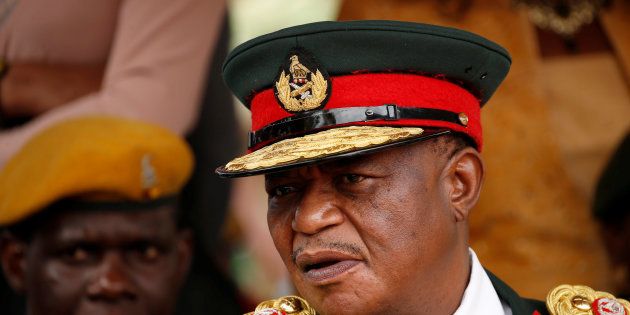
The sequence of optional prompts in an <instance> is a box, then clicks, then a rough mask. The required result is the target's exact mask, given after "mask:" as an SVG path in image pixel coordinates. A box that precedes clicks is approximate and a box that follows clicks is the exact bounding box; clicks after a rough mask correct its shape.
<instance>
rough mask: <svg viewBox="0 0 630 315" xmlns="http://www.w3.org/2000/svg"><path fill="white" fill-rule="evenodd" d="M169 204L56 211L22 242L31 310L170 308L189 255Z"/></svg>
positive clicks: (136, 313)
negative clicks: (132, 208) (139, 208)
mask: <svg viewBox="0 0 630 315" xmlns="http://www.w3.org/2000/svg"><path fill="white" fill-rule="evenodd" d="M173 211H174V210H173V209H171V208H169V207H162V208H159V209H157V210H146V211H118V210H115V211H99V212H94V211H72V212H63V213H61V214H59V215H56V216H54V219H53V220H51V222H50V223H47V224H45V226H44V227H43V228H41V229H40V230H38V231H37V232H36V233H35V234H34V236H33V239H32V241H31V242H29V243H28V245H26V246H25V251H24V258H23V261H24V276H23V280H21V282H22V283H23V291H24V293H25V294H26V296H27V303H28V308H29V310H30V311H31V314H33V315H40V314H47V315H52V314H90V315H98V314H130V315H131V314H133V315H141V314H151V315H160V314H171V313H172V311H173V308H174V305H175V301H176V297H177V293H178V289H179V287H180V285H181V282H182V280H183V277H184V275H185V274H186V271H187V268H188V264H189V259H190V237H189V235H188V234H187V233H186V232H180V231H178V229H177V226H176V222H175V218H174V212H173ZM5 265H6V264H5ZM5 267H6V266H5Z"/></svg>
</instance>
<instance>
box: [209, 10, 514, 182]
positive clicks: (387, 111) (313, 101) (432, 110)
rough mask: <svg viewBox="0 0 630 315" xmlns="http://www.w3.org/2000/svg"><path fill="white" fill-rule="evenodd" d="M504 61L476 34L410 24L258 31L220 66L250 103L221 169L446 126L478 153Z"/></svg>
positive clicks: (271, 164)
mask: <svg viewBox="0 0 630 315" xmlns="http://www.w3.org/2000/svg"><path fill="white" fill-rule="evenodd" d="M510 64H511V59H510V55H509V54H508V52H507V51H506V50H505V49H504V48H502V47H501V46H499V45H497V44H495V43H493V42H491V41H489V40H487V39H485V38H483V37H481V36H478V35H475V34H472V33H469V32H466V31H462V30H457V29H453V28H447V27H440V26H434V25H426V24H417V23H409V22H396V21H351V22H319V23H312V24H306V25H301V26H296V27H291V28H287V29H283V30H280V31H277V32H275V33H271V34H267V35H264V36H261V37H258V38H255V39H253V40H250V41H248V42H246V43H244V44H242V45H240V46H238V47H237V48H236V49H234V51H232V52H231V53H230V54H229V56H228V57H227V60H226V61H225V64H224V66H223V75H224V79H225V82H226V83H227V85H228V86H229V87H230V89H232V91H233V92H234V94H235V95H236V96H237V97H238V98H239V99H240V100H241V101H242V102H243V103H244V104H245V105H246V106H247V107H248V108H249V109H250V110H251V115H252V128H251V132H250V134H249V148H248V154H246V155H244V156H242V157H239V158H236V159H234V160H233V161H231V162H229V163H228V164H226V165H225V166H222V167H219V168H218V169H217V173H218V174H219V175H221V176H225V177H238V176H248V175H256V174H262V173H268V172H274V171H279V170H283V169H287V168H291V167H296V166H301V165H307V164H311V163H317V162H321V161H326V160H330V159H336V158H341V157H346V156H351V155H356V154H363V153H368V152H373V151H376V150H382V149H384V148H387V147H391V146H396V145H402V144H405V143H409V142H414V141H420V140H423V139H428V138H431V137H435V136H437V135H441V134H445V133H451V132H456V133H460V134H463V135H465V136H467V137H468V138H469V139H470V140H471V143H473V144H474V145H475V146H476V147H477V149H479V150H481V147H482V136H481V121H480V108H481V107H482V106H483V105H484V104H485V103H486V102H487V101H488V100H489V99H490V97H491V96H492V94H493V93H494V92H495V90H496V89H497V88H498V86H499V84H500V83H501V82H502V81H503V79H504V78H505V76H506V75H507V72H508V70H509V68H510Z"/></svg>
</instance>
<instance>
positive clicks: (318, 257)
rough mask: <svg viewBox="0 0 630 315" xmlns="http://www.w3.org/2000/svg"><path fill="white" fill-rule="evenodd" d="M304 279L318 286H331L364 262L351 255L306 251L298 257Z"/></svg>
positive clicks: (335, 252)
mask: <svg viewBox="0 0 630 315" xmlns="http://www.w3.org/2000/svg"><path fill="white" fill-rule="evenodd" d="M295 262H296V264H297V266H298V268H299V269H300V271H301V272H302V274H303V275H304V277H305V278H306V279H307V280H309V281H312V282H315V283H317V284H329V283H332V282H334V281H336V280H337V278H339V277H341V276H342V275H344V274H346V273H348V271H350V270H351V269H353V268H354V267H356V266H357V265H359V264H360V263H361V262H362V260H361V258H360V257H356V256H354V255H351V254H346V253H343V252H337V251H330V250H326V251H313V252H307V251H304V252H302V253H301V254H300V255H298V256H297V257H296V260H295Z"/></svg>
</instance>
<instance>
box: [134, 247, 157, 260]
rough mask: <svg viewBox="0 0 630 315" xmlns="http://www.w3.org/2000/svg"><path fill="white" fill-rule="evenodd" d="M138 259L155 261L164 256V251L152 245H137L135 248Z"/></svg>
mask: <svg viewBox="0 0 630 315" xmlns="http://www.w3.org/2000/svg"><path fill="white" fill-rule="evenodd" d="M133 251H134V252H135V255H136V257H138V258H140V259H142V260H143V261H155V260H157V259H158V258H160V256H161V255H162V249H160V248H159V247H158V246H157V245H152V244H141V245H136V246H134V248H133Z"/></svg>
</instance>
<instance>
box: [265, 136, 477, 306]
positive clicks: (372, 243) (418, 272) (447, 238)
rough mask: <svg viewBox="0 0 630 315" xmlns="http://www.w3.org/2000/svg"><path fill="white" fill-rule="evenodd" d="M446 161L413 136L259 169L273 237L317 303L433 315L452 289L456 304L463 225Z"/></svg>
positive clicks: (463, 269)
mask: <svg viewBox="0 0 630 315" xmlns="http://www.w3.org/2000/svg"><path fill="white" fill-rule="evenodd" d="M445 166H448V158H447V157H446V154H443V152H441V153H440V152H436V150H433V149H432V148H431V146H430V145H428V144H426V143H419V144H415V145H409V146H405V147H400V148H395V149H390V150H386V151H382V152H380V153H376V154H372V155H367V156H363V157H359V158H352V159H347V160H340V161H336V162H330V163H326V164H321V165H318V166H311V167H303V168H299V169H295V170H289V171H285V172H282V173H277V174H269V175H267V176H266V183H265V185H266V190H267V192H268V194H269V211H268V224H269V228H270V231H271V235H272V237H273V240H274V243H275V245H276V247H277V249H278V251H279V253H280V255H281V257H282V259H283V260H284V263H285V264H286V266H287V268H288V270H289V272H290V274H291V277H292V280H293V283H294V284H295V286H296V288H297V289H298V291H299V292H300V293H301V294H302V295H303V296H304V297H305V298H306V300H307V301H309V302H310V303H312V304H313V306H314V307H315V309H317V310H318V312H320V313H322V314H379V313H380V314H405V313H412V314H439V313H438V312H434V311H432V310H431V308H432V305H437V304H440V305H442V304H447V305H450V304H452V303H450V304H449V303H445V302H444V301H443V300H449V299H451V297H450V295H451V294H454V295H455V298H453V300H454V301H455V302H454V303H455V305H454V306H453V305H450V306H448V307H455V308H456V307H457V305H458V303H459V299H460V298H461V294H462V292H463V290H464V288H465V284H466V277H467V276H468V270H467V268H468V265H467V246H466V244H465V242H466V241H465V240H466V228H465V224H464V223H461V222H458V221H459V220H458V219H456V215H455V214H454V210H453V206H452V203H451V199H452V198H451V197H452V193H453V185H456V184H455V183H454V182H453V181H452V180H451V179H452V178H451V177H449V176H450V175H449V174H448V172H445V171H444V169H445ZM451 280H452V281H451ZM457 295H458V296H457ZM418 305H420V306H418ZM423 305H424V306H423ZM441 310H442V311H445V309H444V308H441ZM452 311H454V309H452ZM452 311H451V312H450V313H452ZM445 313H448V310H446V312H445Z"/></svg>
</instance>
